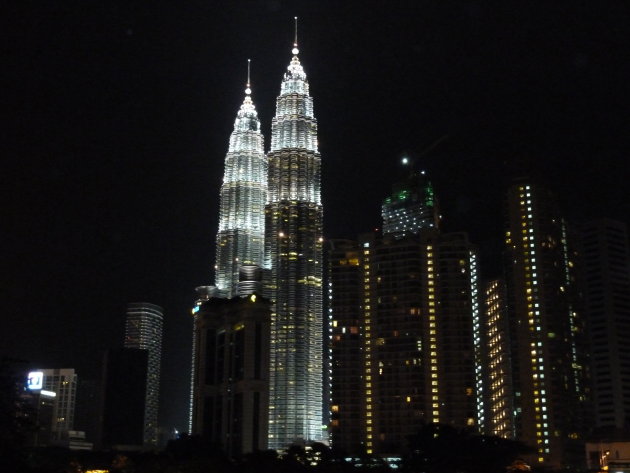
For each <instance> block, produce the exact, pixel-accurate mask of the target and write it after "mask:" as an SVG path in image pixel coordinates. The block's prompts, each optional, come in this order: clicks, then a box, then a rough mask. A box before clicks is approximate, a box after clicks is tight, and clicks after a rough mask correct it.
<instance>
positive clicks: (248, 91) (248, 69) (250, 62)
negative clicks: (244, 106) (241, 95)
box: [245, 59, 252, 95]
mask: <svg viewBox="0 0 630 473" xmlns="http://www.w3.org/2000/svg"><path fill="white" fill-rule="evenodd" d="M251 64H252V60H251V59H248V60H247V88H246V89H245V94H247V95H251V93H252V89H251V88H250V82H249V72H250V68H251Z"/></svg>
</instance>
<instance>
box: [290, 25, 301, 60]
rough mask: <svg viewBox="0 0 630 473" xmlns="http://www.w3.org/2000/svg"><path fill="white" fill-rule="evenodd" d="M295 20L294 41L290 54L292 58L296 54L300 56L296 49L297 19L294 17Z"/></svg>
mask: <svg viewBox="0 0 630 473" xmlns="http://www.w3.org/2000/svg"><path fill="white" fill-rule="evenodd" d="M294 20H295V39H294V40H293V49H292V50H291V52H292V53H293V55H294V56H297V55H298V54H300V50H299V49H298V41H297V23H298V22H297V21H298V17H297V16H296V17H295V18H294Z"/></svg>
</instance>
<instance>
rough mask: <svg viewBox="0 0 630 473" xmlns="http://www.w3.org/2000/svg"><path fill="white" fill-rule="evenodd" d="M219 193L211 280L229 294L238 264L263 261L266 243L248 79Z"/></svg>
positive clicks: (262, 165)
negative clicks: (217, 222)
mask: <svg viewBox="0 0 630 473" xmlns="http://www.w3.org/2000/svg"><path fill="white" fill-rule="evenodd" d="M220 198H221V207H220V215H219V230H218V233H217V245H216V266H215V284H216V286H217V288H218V289H219V291H220V292H221V293H222V295H224V296H225V297H228V298H229V297H233V296H235V295H237V294H236V293H237V283H238V280H239V268H240V266H241V265H257V266H259V267H262V265H263V255H264V249H265V243H264V240H265V214H264V209H265V203H266V201H267V158H266V157H265V152H264V139H263V135H262V133H261V132H260V120H259V119H258V112H257V111H256V107H255V106H254V103H253V102H252V98H251V89H250V87H249V80H248V84H247V88H246V89H245V99H244V100H243V104H242V105H241V108H240V110H239V111H238V114H237V116H236V121H235V122H234V131H232V134H231V135H230V144H229V148H228V153H227V155H226V156H225V171H224V175H223V185H222V186H221V197H220Z"/></svg>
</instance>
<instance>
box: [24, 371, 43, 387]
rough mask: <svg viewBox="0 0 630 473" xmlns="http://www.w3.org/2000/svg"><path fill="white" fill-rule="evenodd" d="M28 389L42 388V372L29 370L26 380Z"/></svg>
mask: <svg viewBox="0 0 630 473" xmlns="http://www.w3.org/2000/svg"><path fill="white" fill-rule="evenodd" d="M26 387H28V389H42V387H44V373H42V372H41V371H31V372H30V373H29V374H28V379H27V381H26Z"/></svg>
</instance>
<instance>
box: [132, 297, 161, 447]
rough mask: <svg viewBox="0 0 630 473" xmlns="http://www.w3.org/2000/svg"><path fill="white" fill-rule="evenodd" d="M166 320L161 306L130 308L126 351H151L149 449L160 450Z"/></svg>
mask: <svg viewBox="0 0 630 473" xmlns="http://www.w3.org/2000/svg"><path fill="white" fill-rule="evenodd" d="M163 318H164V316H163V309H162V308H161V307H160V306H158V305H155V304H149V303H148V302H136V303H131V304H128V305H127V320H126V324H125V348H138V349H141V350H147V351H148V354H149V363H148V368H147V383H146V398H145V405H144V445H145V447H157V441H158V408H159V400H160V362H161V358H162V325H163Z"/></svg>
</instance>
